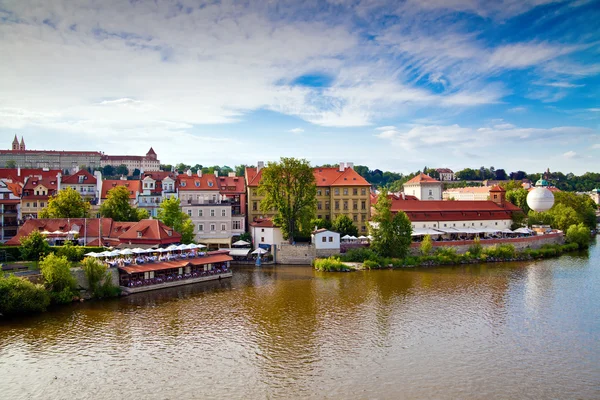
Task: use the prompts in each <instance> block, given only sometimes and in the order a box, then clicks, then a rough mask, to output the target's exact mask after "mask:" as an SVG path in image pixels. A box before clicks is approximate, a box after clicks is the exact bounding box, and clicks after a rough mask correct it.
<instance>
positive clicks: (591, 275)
mask: <svg viewBox="0 0 600 400" xmlns="http://www.w3.org/2000/svg"><path fill="white" fill-rule="evenodd" d="M599 261H600V246H598V245H594V246H593V247H592V248H591V249H590V252H589V254H581V255H567V256H563V257H561V258H558V259H551V260H544V261H537V262H527V263H504V264H486V265H469V266H460V267H444V268H431V269H411V270H397V271H388V270H385V271H365V272H354V273H318V272H314V271H312V270H311V269H310V268H309V267H293V266H277V267H270V266H269V267H261V268H255V267H244V268H237V269H234V277H233V278H232V279H228V280H224V281H220V282H209V283H204V284H202V283H201V284H196V285H190V286H185V287H180V288H173V289H166V290H162V291H158V292H149V293H142V294H137V295H132V296H129V297H124V298H120V299H115V300H109V301H97V302H87V303H83V304H74V305H72V306H67V307H64V308H60V309H57V310H52V311H50V312H47V313H45V314H41V315H36V316H32V317H27V318H21V319H16V320H9V321H7V320H0V371H2V374H1V375H2V376H1V377H0V398H3V399H11V400H14V399H128V398H132V399H211V398H214V399H222V398H233V399H237V398H245V399H261V398H331V399H362V398H370V399H402V398H410V399H415V398H427V399H509V398H531V399H546V398H559V399H567V398H578V399H593V398H595V399H598V398H600V262H599Z"/></svg>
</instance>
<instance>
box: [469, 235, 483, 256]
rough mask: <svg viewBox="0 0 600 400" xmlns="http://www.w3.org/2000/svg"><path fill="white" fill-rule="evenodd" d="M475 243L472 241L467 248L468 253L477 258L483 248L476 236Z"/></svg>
mask: <svg viewBox="0 0 600 400" xmlns="http://www.w3.org/2000/svg"><path fill="white" fill-rule="evenodd" d="M474 242H475V243H473V244H472V245H470V246H469V250H468V253H469V254H470V255H471V256H472V257H474V258H477V257H479V256H480V255H481V251H482V250H483V246H481V243H480V240H479V238H478V237H476V238H475V241H474Z"/></svg>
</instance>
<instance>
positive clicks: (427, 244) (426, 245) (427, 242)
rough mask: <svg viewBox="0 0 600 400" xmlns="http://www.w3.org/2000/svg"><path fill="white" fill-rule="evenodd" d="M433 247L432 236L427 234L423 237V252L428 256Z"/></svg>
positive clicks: (421, 248)
mask: <svg viewBox="0 0 600 400" xmlns="http://www.w3.org/2000/svg"><path fill="white" fill-rule="evenodd" d="M432 249H433V243H432V241H431V236H429V235H425V237H424V238H423V241H422V242H421V247H420V250H421V254H422V255H424V256H426V255H428V254H429V253H431V250H432Z"/></svg>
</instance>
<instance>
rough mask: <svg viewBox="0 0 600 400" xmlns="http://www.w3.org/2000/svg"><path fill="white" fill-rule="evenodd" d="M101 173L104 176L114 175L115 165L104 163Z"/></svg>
mask: <svg viewBox="0 0 600 400" xmlns="http://www.w3.org/2000/svg"><path fill="white" fill-rule="evenodd" d="M102 175H104V176H115V175H116V172H115V167H113V166H112V165H105V166H104V167H103V168H102Z"/></svg>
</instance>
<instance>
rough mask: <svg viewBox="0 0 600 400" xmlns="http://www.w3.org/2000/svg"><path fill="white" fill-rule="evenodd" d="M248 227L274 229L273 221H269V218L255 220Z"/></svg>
mask: <svg viewBox="0 0 600 400" xmlns="http://www.w3.org/2000/svg"><path fill="white" fill-rule="evenodd" d="M250 226H255V227H258V228H274V227H275V225H274V224H273V220H272V219H269V218H264V219H256V220H254V221H252V222H250Z"/></svg>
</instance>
